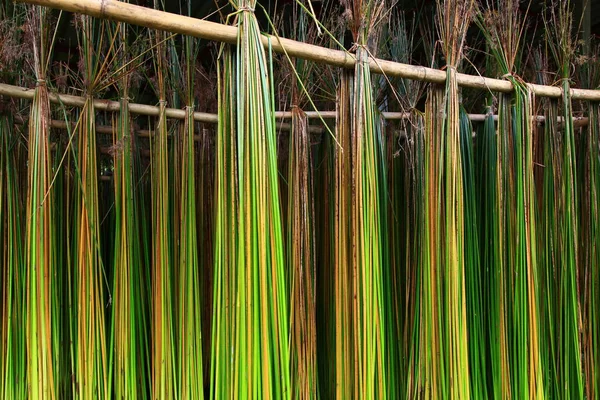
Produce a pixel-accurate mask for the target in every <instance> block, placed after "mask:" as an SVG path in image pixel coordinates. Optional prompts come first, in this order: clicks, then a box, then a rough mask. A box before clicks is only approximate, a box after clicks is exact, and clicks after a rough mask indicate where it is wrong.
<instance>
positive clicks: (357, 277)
mask: <svg viewBox="0 0 600 400" xmlns="http://www.w3.org/2000/svg"><path fill="white" fill-rule="evenodd" d="M384 6H385V2H383V1H376V2H363V1H354V2H348V3H346V7H347V9H348V10H349V12H350V15H351V16H352V18H351V21H350V24H351V25H350V28H351V30H352V33H353V35H354V39H355V42H356V57H357V60H358V62H357V64H356V67H355V71H354V76H353V79H351V78H350V77H349V76H348V75H347V74H343V75H342V79H341V82H340V89H339V92H338V98H339V102H338V110H337V111H338V117H337V133H336V139H337V141H338V142H339V147H338V148H336V149H335V152H336V154H335V166H334V171H335V172H334V173H335V187H336V199H335V201H334V218H335V219H334V232H333V235H334V240H333V245H334V246H335V253H334V259H333V262H334V277H333V279H334V282H335V306H334V307H335V308H334V310H335V318H336V323H335V342H336V344H335V346H336V352H335V354H336V359H335V370H336V391H337V396H336V397H338V398H371V397H376V398H387V386H386V385H387V379H386V378H387V375H386V367H387V364H388V359H387V358H386V356H387V355H388V353H386V346H385V339H386V323H387V320H386V319H387V318H386V317H387V314H386V310H387V308H385V309H384V302H386V300H389V297H385V298H384V290H385V289H384V286H383V285H384V282H383V266H384V265H387V249H386V248H385V243H386V239H385V238H384V237H383V231H382V230H383V219H384V218H385V213H386V210H387V204H386V201H387V193H386V185H385V180H386V176H385V171H384V163H383V155H384V151H383V140H382V138H381V136H380V135H381V129H380V125H379V121H380V120H379V117H378V115H377V114H376V108H375V104H374V98H373V87H372V85H371V73H370V70H369V64H368V62H367V61H368V59H369V57H370V50H369V49H368V48H367V45H371V46H372V45H373V41H375V40H376V37H377V33H378V30H377V29H376V28H377V24H378V23H380V22H381V20H380V19H381V17H382V16H383V10H384ZM372 47H373V46H372ZM372 50H373V48H371V51H372Z"/></svg>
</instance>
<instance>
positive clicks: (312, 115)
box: [0, 83, 588, 140]
mask: <svg viewBox="0 0 600 400" xmlns="http://www.w3.org/2000/svg"><path fill="white" fill-rule="evenodd" d="M33 92H34V90H33V89H28V88H23V87H20V86H13V85H8V84H5V83H0V95H1V96H7V97H14V98H20V99H28V100H31V99H32V98H33ZM50 102H52V103H56V104H60V103H62V104H65V105H68V106H74V107H81V106H82V105H83V102H84V98H83V97H79V96H72V95H67V94H58V93H51V94H50ZM94 106H95V108H96V109H99V110H102V111H112V112H115V111H119V102H118V101H112V100H101V99H98V100H94ZM129 111H130V112H131V113H132V114H138V115H148V116H157V115H158V107H156V106H151V105H148V104H138V103H130V104H129ZM305 114H306V116H307V118H308V119H317V118H318V119H321V118H323V119H335V117H336V112H335V111H305ZM381 115H382V117H383V118H384V119H386V120H399V119H407V118H409V117H410V113H406V112H389V111H384V112H382V113H381ZM468 116H469V119H470V120H471V121H473V122H482V121H485V118H486V116H487V115H486V114H468ZM167 117H168V118H171V119H181V120H182V119H184V118H185V110H179V109H176V108H167ZM16 118H17V122H18V118H19V117H18V116H17V117H16ZM275 118H276V119H290V118H292V112H291V111H276V112H275ZM534 118H535V121H536V122H539V123H544V122H545V121H546V118H545V117H544V116H543V115H537V116H535V117H534ZM194 120H195V121H198V122H205V123H212V124H216V123H217V114H211V113H203V112H195V113H194ZM494 120H495V121H497V120H498V116H497V115H494ZM558 121H559V122H561V121H562V117H558ZM573 122H574V124H575V126H576V127H579V126H586V125H587V124H588V119H587V117H573ZM52 127H53V128H59V129H66V127H67V126H66V124H65V122H64V121H58V120H53V121H52ZM96 129H97V132H98V133H107V134H112V127H110V126H99V127H97V128H96ZM277 129H281V130H288V131H289V130H290V125H289V124H284V123H281V124H278V125H277ZM309 132H310V133H322V132H323V129H322V128H320V127H316V126H311V127H309ZM140 136H141V137H147V136H148V135H146V136H144V135H143V134H142V135H140ZM196 140H197V139H196Z"/></svg>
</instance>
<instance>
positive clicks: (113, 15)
mask: <svg viewBox="0 0 600 400" xmlns="http://www.w3.org/2000/svg"><path fill="white" fill-rule="evenodd" d="M17 1H18V2H21V3H29V4H37V5H41V6H46V7H52V8H58V9H61V10H64V11H71V12H76V13H81V14H87V15H91V16H94V17H97V18H104V19H110V20H114V21H120V22H125V23H129V24H133V25H140V26H145V27H148V28H153V29H159V30H164V31H169V32H173V33H179V34H183V35H189V36H194V37H198V38H202V39H207V40H213V41H218V42H225V43H231V44H235V43H236V41H237V28H236V27H233V26H227V25H223V24H219V23H216V22H210V21H204V20H200V19H196V18H190V17H186V16H183V15H178V14H172V13H167V12H164V11H158V10H154V9H150V8H146V7H141V6H136V5H134V4H129V3H122V2H120V1H116V0H17ZM262 42H263V45H264V46H265V47H268V46H269V45H270V46H271V47H272V49H273V51H275V52H277V53H284V49H285V52H286V53H287V54H288V56H290V57H297V58H302V59H305V60H309V61H314V62H317V63H320V64H327V65H331V66H336V67H342V68H347V69H353V68H354V64H355V63H356V59H355V57H354V55H352V54H350V53H348V52H346V51H342V50H332V49H328V48H324V47H320V46H315V45H312V44H307V43H302V42H298V41H295V40H291V39H285V38H278V37H275V36H272V35H268V34H263V35H262ZM369 67H370V68H371V71H372V72H374V73H378V74H385V75H387V76H398V77H402V78H407V79H413V80H417V81H423V82H430V83H440V84H441V83H444V82H445V81H446V73H445V72H444V71H441V70H438V69H433V68H427V67H421V66H415V65H408V64H402V63H398V62H393V61H387V60H380V59H377V58H370V59H369ZM456 80H457V83H458V85H459V86H464V87H470V88H478V89H485V90H491V91H495V92H504V93H508V92H511V91H512V90H513V86H512V84H511V83H510V82H509V81H507V80H502V79H493V78H486V77H482V76H473V75H466V74H460V73H457V74H456ZM530 86H531V88H532V91H533V93H534V94H535V95H536V96H539V97H552V98H559V97H561V96H562V89H561V88H559V87H556V86H543V85H535V84H530ZM571 98H572V99H579V100H590V101H600V90H587V89H571ZM178 111H180V110H178ZM132 112H133V111H132ZM182 112H183V111H182Z"/></svg>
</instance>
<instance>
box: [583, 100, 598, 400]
mask: <svg viewBox="0 0 600 400" xmlns="http://www.w3.org/2000/svg"><path fill="white" fill-rule="evenodd" d="M588 107H589V114H588V116H589V127H588V130H587V132H586V135H585V139H584V146H585V147H584V150H583V160H584V166H583V174H584V178H583V185H582V186H583V188H582V190H581V192H580V193H581V194H580V195H581V196H582V202H581V205H582V207H581V208H582V209H581V219H580V221H581V234H582V241H583V248H582V250H583V254H582V260H581V265H582V267H583V274H584V277H583V282H584V284H583V305H582V318H583V325H584V328H583V330H584V332H583V339H582V341H583V343H584V345H583V349H584V354H583V357H584V359H583V365H584V373H585V394H586V398H589V399H592V398H598V396H600V351H599V346H600V321H599V316H598V308H597V304H599V302H600V231H599V228H598V227H599V226H600V210H599V209H598V208H599V207H598V204H599V203H598V202H599V199H598V195H599V193H598V191H599V190H600V160H599V159H598V149H599V148H600V136H599V135H600V125H599V124H600V107H599V105H598V104H596V103H590V104H589V105H588Z"/></svg>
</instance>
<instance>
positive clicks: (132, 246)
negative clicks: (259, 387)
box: [111, 24, 150, 399]
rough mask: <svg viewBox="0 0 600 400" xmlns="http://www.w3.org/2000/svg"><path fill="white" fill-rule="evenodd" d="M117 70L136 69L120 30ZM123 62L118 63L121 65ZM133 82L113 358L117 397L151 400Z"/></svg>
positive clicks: (127, 82)
mask: <svg viewBox="0 0 600 400" xmlns="http://www.w3.org/2000/svg"><path fill="white" fill-rule="evenodd" d="M117 32H118V38H117V40H118V50H117V51H118V55H119V56H118V57H115V59H116V60H115V62H118V63H119V65H118V66H117V68H120V69H126V68H127V66H128V64H129V63H131V62H132V61H131V59H132V58H133V57H131V56H130V55H129V54H130V53H129V51H130V46H129V43H128V30H127V26H126V25H124V24H118V26H117ZM117 60H118V61H117ZM130 86H131V78H130V76H129V75H128V74H124V75H123V77H122V78H121V79H120V80H119V82H118V88H119V96H120V111H119V114H118V116H117V115H115V116H114V117H113V148H112V155H113V160H114V173H113V181H114V215H115V228H114V249H115V250H114V262H113V268H114V271H113V285H112V293H113V296H114V299H113V304H114V308H113V314H112V331H111V333H112V335H111V341H112V342H113V345H112V346H111V348H112V349H114V350H113V351H114V354H113V370H112V371H113V372H112V373H113V378H112V379H113V382H114V395H115V396H116V397H117V398H122V399H147V398H149V395H150V391H149V385H150V377H149V376H148V370H149V367H150V364H149V358H148V357H149V354H148V347H147V346H148V341H149V335H148V334H147V332H148V330H149V326H148V321H147V320H148V315H147V312H148V309H147V306H146V302H145V299H146V297H147V296H148V294H149V288H148V287H147V286H146V285H145V283H146V278H145V272H144V271H145V270H146V268H148V267H149V264H148V263H147V262H145V261H146V257H144V254H143V253H144V251H145V249H144V247H143V244H142V235H141V234H140V230H141V229H142V224H141V223H140V221H139V216H140V210H139V204H140V200H141V199H142V196H141V195H140V193H139V192H140V189H139V187H138V179H139V177H138V175H137V174H136V173H135V165H136V156H135V153H136V151H137V148H136V137H135V134H134V131H133V129H132V126H131V115H130V113H129V102H130V100H129V98H130V94H131V87H130Z"/></svg>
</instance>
